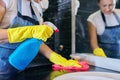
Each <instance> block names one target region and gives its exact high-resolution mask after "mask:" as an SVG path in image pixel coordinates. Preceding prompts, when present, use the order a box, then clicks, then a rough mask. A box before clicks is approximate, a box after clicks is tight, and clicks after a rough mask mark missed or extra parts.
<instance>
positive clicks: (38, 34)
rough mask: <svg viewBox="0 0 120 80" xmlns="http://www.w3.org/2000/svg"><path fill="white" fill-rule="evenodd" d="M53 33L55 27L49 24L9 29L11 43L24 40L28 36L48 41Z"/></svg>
mask: <svg viewBox="0 0 120 80" xmlns="http://www.w3.org/2000/svg"><path fill="white" fill-rule="evenodd" d="M52 34H53V29H52V28H51V27H50V26H48V25H35V26H24V27H18V28H9V29H8V40H9V42H10V43H16V42H22V41H24V40H25V39H27V38H37V39H40V40H43V41H46V40H47V38H50V37H51V35H52Z"/></svg>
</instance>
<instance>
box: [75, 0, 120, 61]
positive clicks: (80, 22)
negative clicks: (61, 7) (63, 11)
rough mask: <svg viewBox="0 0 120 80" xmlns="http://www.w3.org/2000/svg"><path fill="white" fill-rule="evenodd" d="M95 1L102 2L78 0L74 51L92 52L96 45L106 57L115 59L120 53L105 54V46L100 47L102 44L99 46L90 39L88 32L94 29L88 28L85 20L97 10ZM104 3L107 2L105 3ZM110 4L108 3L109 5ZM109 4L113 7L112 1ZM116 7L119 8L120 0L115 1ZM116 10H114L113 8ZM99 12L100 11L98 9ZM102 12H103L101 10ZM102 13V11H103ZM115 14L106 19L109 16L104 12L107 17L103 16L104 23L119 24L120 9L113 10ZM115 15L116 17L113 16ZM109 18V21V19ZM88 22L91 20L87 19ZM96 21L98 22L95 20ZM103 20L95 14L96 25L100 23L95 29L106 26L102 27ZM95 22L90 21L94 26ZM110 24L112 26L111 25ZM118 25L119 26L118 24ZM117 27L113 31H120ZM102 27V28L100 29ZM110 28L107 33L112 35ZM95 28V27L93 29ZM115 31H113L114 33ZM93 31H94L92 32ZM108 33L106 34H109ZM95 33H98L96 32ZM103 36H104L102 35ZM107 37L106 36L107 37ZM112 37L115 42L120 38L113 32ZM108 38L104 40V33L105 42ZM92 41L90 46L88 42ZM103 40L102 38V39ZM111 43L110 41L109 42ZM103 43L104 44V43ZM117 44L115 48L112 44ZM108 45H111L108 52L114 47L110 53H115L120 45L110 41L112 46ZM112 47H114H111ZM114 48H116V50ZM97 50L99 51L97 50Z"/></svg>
mask: <svg viewBox="0 0 120 80" xmlns="http://www.w3.org/2000/svg"><path fill="white" fill-rule="evenodd" d="M97 1H100V4H102V2H101V0H80V7H79V8H78V12H77V15H76V17H75V18H76V21H75V26H76V29H75V30H76V31H75V32H76V33H75V36H76V39H75V40H76V41H75V42H76V43H75V44H76V46H75V47H76V49H75V51H76V53H93V50H94V49H95V48H97V47H101V48H102V50H103V51H104V53H105V54H106V55H107V56H108V57H110V58H116V59H120V54H116V55H109V54H107V51H106V50H105V48H104V47H102V46H100V44H99V46H98V45H95V40H91V41H90V36H89V35H90V32H91V33H92V32H93V30H94V29H92V30H91V29H89V28H91V27H88V23H87V20H88V17H89V16H90V15H91V14H92V13H94V12H96V11H98V10H99V6H98V5H97V4H98V2H97ZM102 1H105V0H102ZM109 1H115V0H109ZM106 4H108V3H106ZM102 5H104V4H102ZM109 6H110V5H109ZM111 6H112V7H114V5H112V3H111ZM116 8H120V1H119V0H118V1H117V3H116ZM115 11H116V10H115ZM99 12H100V11H99ZM109 12H110V10H109V11H108V13H109ZM102 13H103V12H102ZM99 14H100V15H99V17H101V12H100V13H99ZM103 14H104V13H103ZM115 14H118V15H117V17H116V16H114V17H113V19H108V18H110V17H108V16H106V14H105V17H107V19H106V18H105V20H106V23H107V25H109V26H110V27H112V26H114V25H119V24H120V20H119V19H120V10H117V12H115ZM112 15H113V13H112ZM115 17H116V18H115ZM99 19H100V20H101V23H100V21H99ZM109 20H110V21H109ZM113 20H115V21H113ZM88 21H89V22H90V21H91V20H90V19H89V20H88ZM97 21H98V22H97ZM103 21H104V20H103V19H102V17H101V18H98V16H97V18H96V20H95V22H96V23H97V24H98V25H100V28H99V29H98V28H97V31H102V30H103V29H106V28H104V27H103V28H102V24H103V25H105V24H104V22H103ZM96 23H92V24H91V25H93V26H94V27H96V25H97V24H96ZM111 25H112V26H111ZM119 27H120V26H119ZM119 27H117V28H116V29H115V31H116V32H118V31H120V30H118V28H119ZM101 28H102V29H101ZM111 29H112V32H110V33H109V34H112V35H110V37H111V36H113V33H114V32H115V31H114V32H113V29H114V28H111ZM95 30H96V29H95ZM103 32H104V30H103ZM103 32H101V34H102V33H103ZM116 32H115V33H116ZM94 33H95V32H94ZM109 34H108V35H109ZM118 34H119V32H118ZM97 35H98V32H97ZM92 36H95V34H94V35H92ZM103 37H104V36H103ZM100 38H101V37H100ZM107 39H108V38H107ZM112 39H114V40H115V42H116V40H117V42H119V41H118V40H120V39H119V36H116V34H115V36H114V38H112ZM108 40H110V39H108ZM108 40H107V41H106V35H105V41H106V42H107V43H109V42H108ZM92 41H93V45H92V47H91V45H90V43H91V42H92ZM102 41H103V40H102ZM110 43H111V42H110ZM104 45H105V44H104ZM113 45H114V46H117V48H116V47H114V46H113ZM109 47H112V48H110V49H109V51H110V52H112V51H111V50H112V49H114V50H113V52H114V53H110V54H115V53H117V52H116V51H118V52H119V51H120V50H119V49H118V47H120V44H119V45H118V44H113V43H112V46H111V45H110V46H109ZM113 47H114V48H113ZM116 49H118V50H116ZM98 52H99V51H98ZM100 56H101V55H100ZM102 56H103V55H102Z"/></svg>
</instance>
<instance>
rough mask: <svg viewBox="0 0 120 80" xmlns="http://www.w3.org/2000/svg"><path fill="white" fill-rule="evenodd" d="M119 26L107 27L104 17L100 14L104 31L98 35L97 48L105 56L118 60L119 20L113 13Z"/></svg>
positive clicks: (119, 50)
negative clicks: (98, 47) (102, 51)
mask: <svg viewBox="0 0 120 80" xmlns="http://www.w3.org/2000/svg"><path fill="white" fill-rule="evenodd" d="M113 14H114V16H115V18H116V20H117V21H118V23H119V25H116V26H107V24H106V20H105V16H104V14H103V13H101V16H102V19H103V21H104V24H105V31H104V33H103V34H102V35H98V36H97V37H98V42H99V46H100V47H101V48H103V50H104V51H105V53H106V55H107V56H108V57H111V58H118V59H120V18H119V17H118V15H117V14H116V13H115V12H113Z"/></svg>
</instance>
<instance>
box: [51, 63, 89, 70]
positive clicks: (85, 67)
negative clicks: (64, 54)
mask: <svg viewBox="0 0 120 80" xmlns="http://www.w3.org/2000/svg"><path fill="white" fill-rule="evenodd" d="M79 64H80V65H81V66H82V67H81V68H78V67H75V66H69V67H64V66H61V65H58V64H53V65H52V69H53V70H55V71H59V70H65V71H68V72H78V71H88V70H89V65H88V63H87V62H86V61H82V62H79Z"/></svg>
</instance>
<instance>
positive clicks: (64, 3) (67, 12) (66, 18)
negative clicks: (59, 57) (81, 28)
mask: <svg viewBox="0 0 120 80" xmlns="http://www.w3.org/2000/svg"><path fill="white" fill-rule="evenodd" d="M44 17H45V20H49V21H52V22H53V23H54V24H55V25H56V26H57V27H58V28H59V30H60V32H59V33H55V34H54V35H53V38H52V39H51V40H50V41H48V45H49V46H50V47H51V48H52V49H53V50H55V51H56V52H58V53H60V54H63V55H64V54H66V55H67V56H68V55H69V54H70V53H71V52H70V51H71V0H50V7H49V9H48V10H47V11H46V12H45V13H44ZM51 45H53V46H51ZM60 45H62V46H63V50H60Z"/></svg>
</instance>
